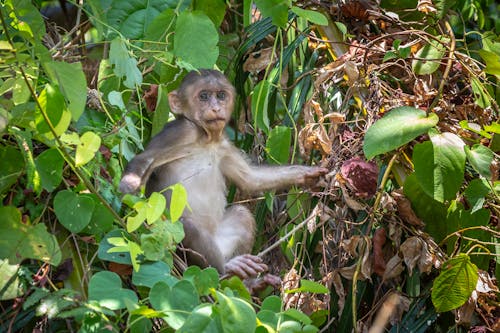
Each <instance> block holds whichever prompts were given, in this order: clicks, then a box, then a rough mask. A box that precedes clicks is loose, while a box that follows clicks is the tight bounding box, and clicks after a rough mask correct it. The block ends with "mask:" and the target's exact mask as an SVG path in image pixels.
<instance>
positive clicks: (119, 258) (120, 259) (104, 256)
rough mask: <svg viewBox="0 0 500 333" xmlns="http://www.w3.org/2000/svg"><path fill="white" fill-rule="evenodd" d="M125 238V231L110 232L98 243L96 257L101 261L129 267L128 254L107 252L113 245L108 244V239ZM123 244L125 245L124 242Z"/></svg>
mask: <svg viewBox="0 0 500 333" xmlns="http://www.w3.org/2000/svg"><path fill="white" fill-rule="evenodd" d="M126 236H128V234H127V233H126V232H125V230H121V229H117V230H112V231H110V232H109V233H108V234H106V236H104V238H103V239H102V240H101V242H100V243H99V249H98V251H97V257H98V258H99V259H101V260H106V261H112V262H116V263H119V264H124V265H131V264H132V261H131V259H130V253H129V252H127V251H121V252H109V251H110V250H111V249H112V248H113V247H114V245H113V244H112V243H110V242H109V240H110V239H113V238H123V237H126ZM123 243H124V244H126V242H125V240H124V242H123Z"/></svg>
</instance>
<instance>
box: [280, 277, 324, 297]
mask: <svg viewBox="0 0 500 333" xmlns="http://www.w3.org/2000/svg"><path fill="white" fill-rule="evenodd" d="M285 292H286V293H287V294H291V293H298V292H307V293H314V294H328V293H329V290H328V288H327V287H325V286H324V285H322V284H321V283H318V282H315V281H310V280H300V287H299V288H295V289H289V290H286V291H285Z"/></svg>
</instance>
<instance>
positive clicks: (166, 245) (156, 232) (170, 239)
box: [141, 221, 184, 260]
mask: <svg viewBox="0 0 500 333" xmlns="http://www.w3.org/2000/svg"><path fill="white" fill-rule="evenodd" d="M150 231H151V233H143V234H142V235H141V244H142V249H143V250H144V255H145V256H146V259H148V260H162V259H163V258H164V257H165V256H166V255H167V254H168V253H167V251H175V248H176V246H177V244H178V243H179V242H180V241H181V240H182V239H183V238H184V229H183V226H182V223H181V222H178V221H177V222H175V223H172V222H170V221H164V222H158V223H155V224H153V226H152V227H151V228H150Z"/></svg>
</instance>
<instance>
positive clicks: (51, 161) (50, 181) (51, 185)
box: [0, 148, 64, 192]
mask: <svg viewBox="0 0 500 333" xmlns="http://www.w3.org/2000/svg"><path fill="white" fill-rule="evenodd" d="M0 163H1V162H0ZM35 165H36V169H37V171H38V174H39V175H40V178H41V180H42V187H43V188H44V189H45V190H47V191H48V192H52V191H53V190H54V189H55V188H56V187H57V186H59V184H60V183H61V181H62V173H63V166H64V158H63V157H62V156H61V153H59V151H58V150H57V149H55V148H52V149H47V150H46V151H44V152H42V153H41V154H40V155H38V157H37V158H36V160H35Z"/></svg>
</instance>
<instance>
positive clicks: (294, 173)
mask: <svg viewBox="0 0 500 333" xmlns="http://www.w3.org/2000/svg"><path fill="white" fill-rule="evenodd" d="M221 168H222V172H223V174H224V176H226V177H227V178H228V179H229V180H231V181H232V182H234V183H235V184H236V186H238V188H240V189H241V190H243V191H246V192H249V193H253V192H258V191H267V190H272V189H280V188H286V187H289V186H292V185H299V186H300V185H312V184H314V182H316V181H317V180H318V178H319V177H320V176H321V175H324V174H326V173H327V172H328V169H325V168H321V167H310V166H304V165H287V166H255V165H250V164H249V163H248V162H247V161H246V159H245V158H244V157H243V156H242V155H241V153H240V152H239V151H238V149H237V148H236V147H234V146H233V145H225V146H224V157H223V158H222V161H221Z"/></svg>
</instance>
